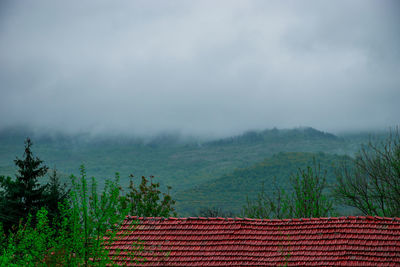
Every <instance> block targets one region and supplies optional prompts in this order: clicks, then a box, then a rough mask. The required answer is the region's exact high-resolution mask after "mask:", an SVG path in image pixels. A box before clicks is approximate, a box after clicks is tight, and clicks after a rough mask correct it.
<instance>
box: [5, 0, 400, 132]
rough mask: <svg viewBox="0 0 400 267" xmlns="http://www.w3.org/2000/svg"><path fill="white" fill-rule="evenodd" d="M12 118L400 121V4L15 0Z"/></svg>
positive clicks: (240, 127)
mask: <svg viewBox="0 0 400 267" xmlns="http://www.w3.org/2000/svg"><path fill="white" fill-rule="evenodd" d="M1 5H2V7H0V10H2V11H0V86H1V87H0V88H1V89H0V90H1V97H0V129H2V128H6V127H10V126H21V125H22V126H26V127H32V128H34V129H39V131H62V132H66V133H78V132H93V133H124V134H137V135H149V134H151V135H152V134H156V133H159V132H165V131H167V132H172V131H174V132H176V131H178V132H180V133H182V134H191V135H216V136H224V135H229V134H236V133H239V132H241V131H245V130H247V129H263V128H271V127H279V128H288V127H296V126H312V127H315V128H318V129H321V130H326V131H333V132H335V131H343V130H370V129H378V128H385V127H389V126H393V125H396V124H399V123H400V121H399V116H398V115H399V114H400V105H399V104H398V103H399V99H400V63H399V62H400V40H399V38H400V37H399V34H398V31H399V26H398V25H400V20H399V18H398V14H399V11H400V8H399V7H400V4H399V3H398V1H395V0H393V1H379V2H378V1H372V0H371V1H361V0H359V1H344V0H343V1H316V0H315V1H307V2H300V1H287V2H282V1H183V0H182V1H65V2H64V1H63V2H60V1H50V0H48V1H30V2H24V3H22V2H18V1H3V3H2V4H1Z"/></svg>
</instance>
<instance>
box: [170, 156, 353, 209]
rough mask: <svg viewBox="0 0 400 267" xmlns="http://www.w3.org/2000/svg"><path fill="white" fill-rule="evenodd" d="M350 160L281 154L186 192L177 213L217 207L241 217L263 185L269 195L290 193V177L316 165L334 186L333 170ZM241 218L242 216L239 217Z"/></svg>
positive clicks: (182, 194)
mask: <svg viewBox="0 0 400 267" xmlns="http://www.w3.org/2000/svg"><path fill="white" fill-rule="evenodd" d="M349 159H350V158H349V157H348V156H338V155H332V154H325V153H304V152H281V153H278V154H276V155H274V156H272V157H271V158H267V159H265V160H263V161H261V162H259V163H256V164H254V165H252V166H250V167H248V168H241V169H237V170H235V171H233V172H231V173H229V174H225V175H222V176H221V177H220V178H218V179H216V180H213V181H210V182H207V183H203V184H201V185H198V186H195V187H194V188H191V189H188V190H184V191H182V192H179V193H178V194H177V195H176V199H177V201H178V211H179V212H180V213H181V214H187V215H190V214H193V208H192V207H197V208H198V209H200V208H202V207H216V208H220V209H221V210H225V211H231V212H234V213H235V214H238V213H239V212H240V210H241V208H242V206H243V205H244V204H245V203H246V197H247V196H248V197H249V198H250V199H255V197H256V196H257V194H258V193H259V192H261V189H262V186H263V185H264V188H265V192H266V193H267V194H270V193H272V191H273V190H275V189H276V187H275V184H276V185H277V186H279V187H280V188H284V189H286V190H287V189H288V185H289V181H290V177H291V176H292V175H295V174H296V173H297V171H298V169H299V168H303V169H305V168H306V167H307V166H313V164H314V161H315V162H316V163H317V164H319V165H320V167H321V174H323V170H326V171H327V176H326V178H327V182H328V183H334V181H335V174H334V167H335V166H336V167H338V166H340V165H341V163H343V161H348V160H349ZM238 215H239V214H238Z"/></svg>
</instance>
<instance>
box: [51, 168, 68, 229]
mask: <svg viewBox="0 0 400 267" xmlns="http://www.w3.org/2000/svg"><path fill="white" fill-rule="evenodd" d="M66 188H67V185H66V184H65V183H64V184H61V182H60V178H59V175H58V173H57V169H56V168H55V167H54V169H53V171H52V172H51V174H50V175H49V183H48V186H47V188H46V191H45V193H46V208H47V211H48V212H49V214H48V216H49V220H50V222H53V220H54V219H57V218H58V217H59V215H60V209H59V203H65V201H66V200H68V198H69V192H70V190H67V189H66Z"/></svg>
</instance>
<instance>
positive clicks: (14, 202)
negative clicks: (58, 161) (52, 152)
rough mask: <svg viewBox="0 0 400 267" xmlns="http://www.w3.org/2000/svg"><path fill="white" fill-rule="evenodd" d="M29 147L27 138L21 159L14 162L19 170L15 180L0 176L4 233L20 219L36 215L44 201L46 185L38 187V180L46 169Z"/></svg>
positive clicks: (0, 205)
mask: <svg viewBox="0 0 400 267" xmlns="http://www.w3.org/2000/svg"><path fill="white" fill-rule="evenodd" d="M31 146H32V142H31V140H30V139H29V138H27V139H26V141H25V152H24V155H23V159H19V158H18V157H17V159H16V160H14V162H15V164H16V165H17V166H18V168H19V169H18V174H17V175H16V179H15V180H12V179H11V177H7V178H5V177H4V176H0V187H1V188H3V190H4V191H2V192H1V196H0V197H1V202H0V219H1V221H2V223H3V226H4V229H5V230H6V231H8V230H10V229H11V227H12V226H13V225H17V224H18V222H19V220H20V219H21V218H27V217H28V214H36V212H37V211H38V210H39V209H40V207H42V206H44V204H45V201H46V199H45V190H46V188H47V185H40V184H39V182H38V178H40V177H43V176H44V175H45V174H46V173H47V170H48V167H47V166H45V165H43V161H42V160H40V159H39V158H38V157H34V155H33V153H32V151H31Z"/></svg>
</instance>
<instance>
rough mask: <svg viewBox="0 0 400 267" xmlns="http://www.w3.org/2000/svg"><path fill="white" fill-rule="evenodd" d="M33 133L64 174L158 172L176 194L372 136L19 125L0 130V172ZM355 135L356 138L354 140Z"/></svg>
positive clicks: (10, 168)
mask: <svg viewBox="0 0 400 267" xmlns="http://www.w3.org/2000/svg"><path fill="white" fill-rule="evenodd" d="M27 136H30V137H31V139H32V141H33V143H34V146H33V151H34V153H35V154H36V155H37V156H39V157H40V158H41V159H43V160H44V161H45V162H46V164H47V165H48V166H49V167H50V168H53V167H56V168H57V169H58V170H59V171H60V172H62V173H65V174H68V175H70V174H78V172H79V166H80V165H81V164H85V166H86V170H87V173H88V175H89V176H95V177H96V178H97V179H98V180H99V183H100V185H101V181H103V180H104V178H110V177H113V176H114V174H115V172H119V173H120V174H121V184H122V185H124V186H128V184H129V178H128V177H129V174H134V175H135V176H136V177H141V176H142V175H144V176H149V175H154V176H155V181H156V182H160V184H161V186H162V188H165V186H166V185H170V186H172V192H171V193H172V194H173V196H174V195H175V194H176V193H177V192H179V191H182V190H186V189H190V188H192V187H193V186H196V185H199V184H202V183H207V182H211V181H213V180H215V179H217V178H219V177H221V176H222V175H224V174H226V173H231V172H232V171H233V170H234V169H237V168H246V167H250V166H252V165H253V164H255V163H257V162H260V161H262V160H263V159H265V158H268V157H271V156H272V155H273V154H276V153H279V152H319V151H322V152H325V153H332V154H333V153H337V154H343V153H347V154H352V153H354V152H355V151H357V150H358V148H359V144H360V143H361V142H366V141H368V136H366V135H365V136H362V137H361V138H358V139H354V138H353V137H350V138H346V137H337V136H334V135H332V134H329V133H324V132H321V131H318V130H315V129H313V128H297V129H290V130H278V129H271V130H264V131H250V132H246V133H244V134H242V135H239V136H234V137H229V138H224V139H220V140H214V141H208V142H205V141H199V140H196V139H186V140H185V139H182V138H181V137H179V136H178V135H160V136H158V137H156V138H149V139H141V138H133V137H120V136H114V137H112V136H103V137H93V136H91V135H85V134H81V135H73V136H69V135H63V134H54V133H49V134H47V135H44V134H42V135H35V134H34V133H33V132H30V131H27V130H21V129H14V130H13V129H10V130H5V131H2V132H0V171H1V173H0V174H3V175H13V174H14V170H15V166H14V162H13V160H14V159H15V157H16V156H21V155H22V153H23V142H24V139H25V138H26V137H27ZM354 140H356V141H354Z"/></svg>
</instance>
